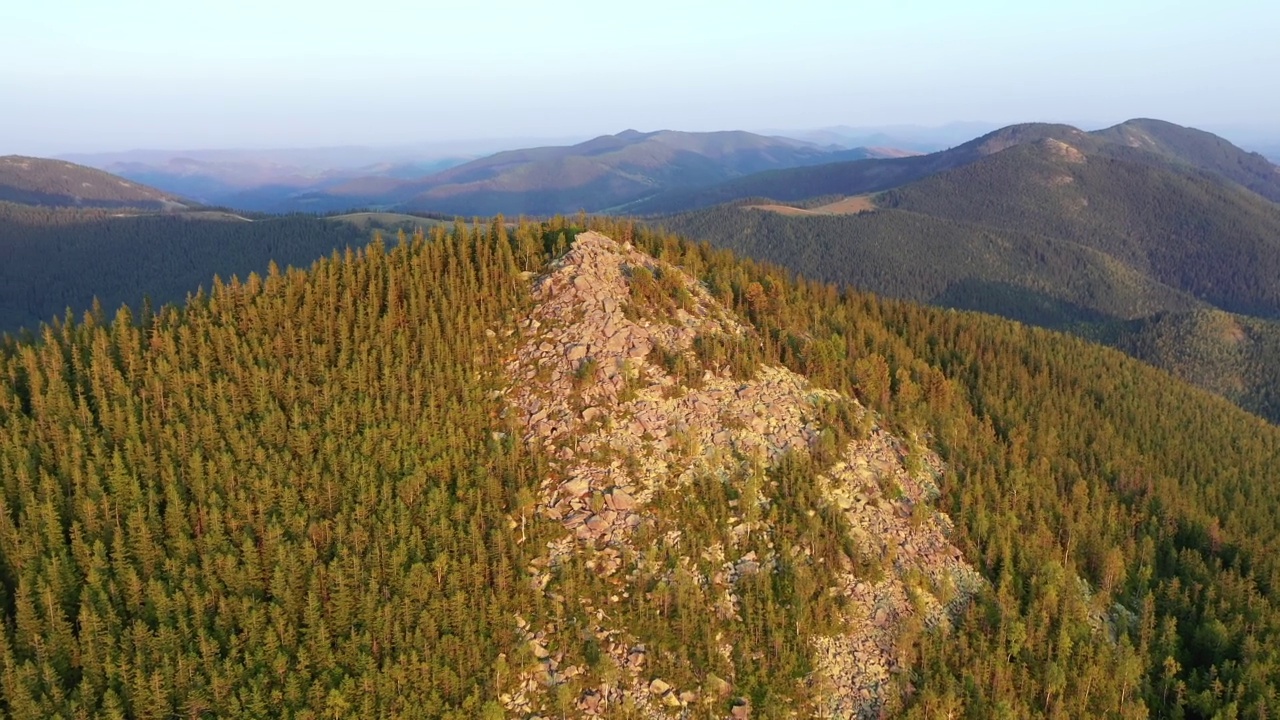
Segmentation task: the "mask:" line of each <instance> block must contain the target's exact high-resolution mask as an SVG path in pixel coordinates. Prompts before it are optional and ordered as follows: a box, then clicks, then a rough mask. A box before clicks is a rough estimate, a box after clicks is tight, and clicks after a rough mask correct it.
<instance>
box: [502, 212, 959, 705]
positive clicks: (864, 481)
mask: <svg viewBox="0 0 1280 720" xmlns="http://www.w3.org/2000/svg"><path fill="white" fill-rule="evenodd" d="M641 268H643V269H646V270H648V271H649V272H650V273H653V274H655V275H657V274H658V273H661V274H662V276H663V278H664V280H665V281H668V282H675V283H676V284H677V286H678V287H680V288H681V289H682V290H683V291H684V293H686V294H687V295H686V296H685V297H686V300H687V301H686V302H685V303H684V304H683V305H682V306H681V307H679V308H678V309H677V310H675V311H674V312H666V313H665V314H664V315H663V316H661V317H656V318H649V317H646V314H645V313H644V312H642V311H643V308H635V307H633V306H632V295H631V288H630V278H631V276H632V275H633V274H634V273H636V272H637V271H638V270H639V269H641ZM533 298H534V306H533V310H532V312H531V314H530V315H529V317H527V318H525V319H523V320H522V321H521V322H520V323H518V328H519V333H520V336H519V340H518V343H517V346H516V349H515V352H514V354H513V356H512V357H511V359H510V360H509V362H508V363H507V366H506V369H507V373H508V376H509V378H510V381H511V387H510V389H509V390H508V392H507V401H508V406H509V408H510V411H511V412H514V413H517V415H518V418H519V419H520V420H521V421H522V424H523V426H524V428H525V430H524V438H523V439H524V440H525V441H526V442H530V443H539V444H541V445H543V446H544V447H545V448H546V449H547V450H548V452H549V454H550V456H551V457H552V458H553V463H552V471H553V472H552V474H551V475H550V476H549V477H548V478H546V480H545V481H544V482H543V483H542V485H541V487H540V489H539V497H538V504H537V512H538V513H540V514H541V515H542V516H544V517H546V518H549V519H551V520H554V521H558V522H560V523H561V525H562V526H563V527H564V528H565V530H566V531H567V535H566V536H565V537H563V538H560V539H559V540H556V541H554V542H552V543H550V544H549V546H548V548H547V553H546V555H545V556H544V557H541V558H539V559H538V560H536V561H535V562H534V567H533V568H531V569H532V570H533V571H534V572H533V574H534V578H535V585H536V586H537V587H539V588H540V589H545V588H546V587H547V586H548V582H549V579H550V574H549V569H550V568H553V567H555V566H556V564H557V563H558V562H559V561H560V559H561V558H564V557H565V556H567V555H568V554H569V553H575V552H580V551H582V550H585V549H590V550H592V551H594V552H595V555H594V556H593V558H592V560H590V561H589V563H592V567H593V568H594V570H595V571H596V572H598V573H600V574H601V575H602V576H605V577H611V576H614V575H618V576H619V577H620V578H621V577H622V575H621V574H620V573H622V572H623V571H624V570H625V571H630V570H632V569H633V568H625V567H624V563H623V558H624V557H634V556H635V555H636V553H634V551H635V548H633V547H632V546H631V544H630V538H631V536H632V534H633V533H634V532H635V530H636V528H638V527H640V526H642V525H644V524H645V523H647V522H651V521H653V520H654V519H655V518H658V517H660V516H661V509H660V508H655V507H652V506H650V504H649V502H650V500H651V499H652V498H653V496H654V494H655V492H656V491H658V490H660V489H663V488H678V487H680V486H682V485H683V484H685V483H687V482H689V481H690V480H691V479H692V478H694V477H695V476H696V475H697V474H698V473H708V472H710V473H719V474H721V476H727V474H728V473H729V472H730V471H732V470H734V469H735V468H736V467H737V464H739V463H741V462H742V458H747V459H749V461H751V462H755V463H759V464H761V465H765V466H767V465H769V464H771V463H773V462H776V461H777V460H778V459H779V458H780V457H782V456H783V455H784V454H786V453H788V452H807V451H808V450H809V448H810V447H811V446H813V445H814V443H815V442H816V441H817V439H818V438H819V435H820V433H821V431H822V429H823V428H822V425H821V422H820V420H819V419H818V418H819V413H818V404H819V403H820V402H823V401H839V402H847V403H852V404H854V405H855V406H856V401H854V400H852V399H848V398H844V397H842V396H840V395H838V394H836V393H833V392H830V391H826V390H821V389H816V388H813V387H811V386H810V384H809V383H808V381H807V380H806V379H805V378H803V377H801V376H799V375H796V374H795V373H792V372H791V371H789V370H787V369H785V368H781V367H760V368H759V370H758V371H757V372H756V373H755V375H754V376H753V377H751V378H749V379H747V380H741V379H735V378H733V377H731V376H730V375H729V374H728V373H727V372H719V373H717V372H713V371H710V370H708V371H706V372H705V373H704V375H703V377H702V378H701V379H700V380H699V381H698V382H696V383H691V384H681V383H680V382H679V381H678V380H677V379H676V378H675V377H673V376H671V375H670V374H669V373H668V372H667V371H666V369H665V368H664V367H663V366H662V365H661V364H660V363H659V362H658V361H657V360H656V359H655V351H661V352H664V353H668V354H677V355H678V354H681V353H685V354H688V353H691V348H692V347H693V343H694V340H695V338H697V337H698V336H704V337H706V336H725V337H730V338H737V339H739V340H744V339H745V340H747V341H750V340H751V339H752V337H753V336H752V334H751V331H750V330H749V329H748V328H747V327H745V326H744V325H742V324H741V323H740V322H739V321H738V320H737V319H735V318H734V317H733V315H732V313H731V312H730V311H729V310H727V309H726V308H725V307H723V306H722V305H721V304H719V303H718V302H717V301H716V300H714V299H713V298H712V297H711V296H710V294H709V293H707V292H706V290H705V289H704V288H703V287H702V286H701V285H700V284H699V283H697V282H696V281H694V280H693V279H692V278H690V277H689V276H688V275H686V274H685V273H683V272H682V271H679V270H677V269H674V268H672V267H670V266H667V265H664V264H662V263H660V262H659V261H657V260H655V259H654V258H652V257H649V256H647V255H645V254H643V253H640V252H638V251H636V250H635V249H633V248H632V247H630V245H627V244H619V243H616V242H614V241H613V240H611V239H609V238H607V237H605V236H603V235H600V234H598V233H594V232H587V233H581V234H579V235H578V236H577V238H576V239H575V241H574V243H573V247H572V249H571V250H570V251H569V252H568V253H567V254H566V255H565V256H564V257H563V258H562V259H561V260H559V261H558V262H556V263H553V264H552V266H551V267H550V269H549V272H547V273H546V274H544V275H542V276H541V277H539V278H536V279H535V280H534V283H533ZM689 385H692V386H689ZM858 411H859V412H863V413H865V412H867V411H866V410H863V409H861V407H860V406H858ZM907 447H908V446H907V445H906V443H904V442H903V441H902V440H900V439H898V438H896V437H893V436H892V435H890V434H889V433H887V432H885V431H884V430H883V429H882V428H880V427H879V426H878V425H875V424H874V423H873V424H872V425H871V431H870V433H869V435H868V437H866V438H865V439H863V440H859V441H855V442H851V443H849V445H848V446H847V447H846V448H844V451H843V453H842V454H841V457H840V460H839V461H837V462H836V463H835V464H834V465H833V466H832V467H830V468H829V470H828V471H827V472H826V473H825V474H824V475H822V476H821V477H819V479H818V482H819V483H820V487H821V489H822V490H823V492H824V493H825V495H826V497H827V498H828V499H829V500H830V502H832V503H833V504H835V505H836V506H837V507H839V508H840V509H841V510H842V511H843V512H844V513H845V515H846V517H847V518H848V520H849V525H850V527H851V528H852V532H853V534H854V537H855V540H856V541H857V542H858V544H859V546H860V548H861V549H862V550H863V551H864V552H866V553H869V554H871V555H872V556H877V557H881V558H892V562H891V563H890V565H891V567H890V568H887V571H886V572H885V573H884V577H883V578H882V579H881V580H879V581H878V582H875V583H873V584H872V583H868V582H865V581H860V580H858V579H857V578H855V577H854V576H853V575H852V574H847V576H842V583H843V586H842V587H839V588H836V589H835V590H836V591H838V592H842V593H844V594H845V595H846V596H847V597H848V598H849V599H850V602H849V604H848V607H849V608H850V610H849V613H850V623H849V627H850V628H851V630H850V632H848V633H847V634H845V635H842V636H839V637H830V638H816V639H815V640H814V649H815V651H816V655H817V660H818V664H817V668H816V670H817V674H818V675H820V676H821V680H822V681H823V685H824V687H829V688H830V692H829V695H828V697H827V698H826V712H825V714H824V715H825V716H828V717H840V718H868V719H869V718H875V717H879V716H880V712H881V709H882V708H883V707H884V704H885V702H886V700H887V694H888V693H889V692H890V678H891V676H892V673H893V672H894V671H895V670H896V669H897V668H898V666H899V651H898V648H897V647H896V646H895V645H896V641H897V637H898V634H899V628H900V627H901V625H902V622H903V621H904V620H905V619H906V618H909V617H912V616H914V615H915V614H917V613H921V614H923V618H922V620H923V622H924V624H925V625H926V626H930V625H934V624H937V623H940V622H947V621H948V619H949V618H950V617H951V614H952V613H953V612H955V611H956V610H958V609H959V608H960V607H962V605H963V604H964V603H965V602H967V600H968V598H969V597H971V596H972V594H973V592H974V591H975V590H976V589H977V588H978V587H979V586H980V584H981V582H982V581H981V579H980V576H979V575H978V574H977V573H976V572H975V571H974V570H973V569H972V568H971V567H969V566H968V565H967V564H966V563H965V562H964V559H963V557H962V556H961V554H960V552H959V551H958V550H957V549H956V548H955V547H954V546H953V545H951V544H950V542H949V540H948V539H947V538H948V535H949V533H950V530H951V525H950V522H949V520H948V519H947V518H946V516H945V515H943V514H941V513H938V512H937V511H935V510H934V509H933V508H932V507H931V506H930V505H929V502H930V501H931V500H932V499H933V497H935V496H936V495H937V492H938V490H937V487H936V485H935V484H934V478H936V477H938V476H939V475H940V474H941V471H942V466H941V462H940V460H939V459H938V457H937V456H936V455H934V454H933V453H928V452H926V453H923V463H921V464H922V465H923V469H922V470H920V471H918V472H916V473H912V472H909V471H908V470H907V467H906V458H907V456H908V452H907ZM735 522H736V524H735V525H734V526H733V527H732V529H731V532H732V536H733V537H734V538H738V539H742V538H746V537H748V536H749V535H750V533H752V532H753V531H755V530H756V529H757V528H763V525H761V524H760V522H761V521H755V524H753V523H748V522H746V521H745V520H740V519H735ZM663 541H664V542H666V543H668V544H669V545H671V546H673V547H678V546H679V543H680V533H679V531H678V530H675V531H671V532H669V533H667V535H666V537H665V538H664V540H663ZM718 552H720V555H719V556H718V557H717V559H716V560H715V562H717V563H721V564H722V569H721V570H720V571H718V572H717V573H715V575H714V577H711V578H706V579H705V580H706V582H709V583H712V584H714V585H715V586H716V587H718V588H722V589H723V593H724V594H723V596H722V602H721V603H720V605H719V606H718V608H717V609H718V611H719V612H722V613H723V614H724V617H736V616H737V609H736V608H737V598H736V597H735V596H734V595H733V592H732V588H733V586H734V583H735V582H736V581H737V579H738V578H739V577H742V576H744V575H747V574H751V573H758V572H771V571H772V569H773V566H774V559H773V558H772V557H756V555H755V553H748V554H746V555H744V556H742V557H741V558H739V559H738V560H737V561H736V562H733V563H730V562H727V561H724V560H723V558H724V556H723V548H719V549H718ZM691 566H692V564H691ZM907 578H913V579H914V580H913V582H914V585H912V586H908V583H907ZM615 598H616V596H615ZM614 601H615V602H616V599H615V600H614ZM582 602H583V604H584V605H586V602H587V601H586V600H582ZM587 609H588V610H589V612H591V613H595V617H596V618H597V622H596V623H595V625H594V627H592V628H590V631H591V632H593V633H595V635H596V637H597V639H598V641H599V644H600V645H601V648H602V651H603V652H604V653H607V654H608V655H609V656H610V657H611V658H612V659H613V661H614V662H615V663H616V665H617V667H618V668H619V669H620V670H621V671H622V672H621V675H622V676H621V677H620V678H618V679H617V681H616V682H614V683H606V684H603V685H601V686H599V687H594V688H589V689H587V690H586V691H584V692H583V693H582V694H581V695H580V696H579V697H578V699H577V703H576V707H577V708H578V710H580V711H581V712H582V713H583V714H585V715H609V714H610V712H611V709H616V708H619V707H621V706H622V705H623V704H624V703H625V704H626V705H627V706H629V707H630V708H632V709H633V710H634V712H635V713H638V716H640V717H653V718H659V717H661V718H666V717H671V716H672V715H671V714H670V713H671V712H676V711H678V713H679V714H682V715H685V714H687V713H688V712H690V710H691V708H692V707H693V706H694V705H696V704H697V703H699V702H705V703H712V702H717V703H723V702H725V698H727V697H729V696H730V695H731V694H732V689H733V686H732V683H731V682H730V681H727V680H725V679H723V678H719V677H716V676H714V675H708V677H707V678H706V679H705V681H704V682H703V685H702V688H676V687H672V686H671V685H670V684H669V683H668V682H667V681H666V680H664V679H662V678H656V677H646V676H645V674H644V671H645V665H646V663H645V655H646V653H645V648H644V646H643V645H640V644H638V643H636V642H635V641H634V639H633V638H629V637H628V636H627V635H626V633H625V629H624V628H615V627H610V625H609V622H608V619H607V614H606V613H605V612H604V610H602V609H595V608H590V607H588V608H587ZM517 626H518V627H519V628H520V630H521V632H523V633H525V635H526V636H527V637H528V638H529V640H530V649H531V650H532V655H533V656H534V658H535V660H536V664H537V667H536V668H533V669H532V670H530V671H529V672H526V673H524V674H523V675H522V676H521V680H520V683H519V687H518V688H517V689H516V690H515V691H513V692H509V693H504V695H503V698H504V699H503V702H504V705H505V706H506V707H507V709H508V710H509V711H511V712H514V713H516V714H517V715H519V716H521V717H529V716H531V714H532V713H533V712H534V711H535V709H536V708H537V707H541V705H540V704H539V700H538V698H539V697H545V696H546V694H547V692H546V690H547V689H548V688H551V687H554V686H556V685H559V684H562V683H564V682H566V681H567V680H568V679H570V678H572V677H574V676H576V675H577V674H580V673H581V669H576V668H563V667H560V663H561V662H562V659H563V657H562V653H561V654H559V655H560V657H557V653H555V652H554V648H555V647H556V646H557V642H558V641H557V640H556V637H557V635H558V633H559V632H560V628H555V627H550V628H540V629H534V628H532V627H529V626H528V624H527V623H524V622H523V621H520V622H519V623H517ZM581 631H582V629H581V628H579V629H578V630H576V631H575V632H581ZM724 651H725V652H728V649H727V648H725V649H724ZM698 690H701V691H702V694H701V695H699V693H698ZM703 707H709V705H704V706H703ZM721 707H723V705H722V706H721ZM697 716H699V717H701V716H702V715H697ZM730 716H731V717H734V718H748V717H750V716H751V709H750V706H749V705H748V704H746V701H745V699H743V700H741V701H740V702H739V703H737V704H735V705H733V706H732V710H731V712H730Z"/></svg>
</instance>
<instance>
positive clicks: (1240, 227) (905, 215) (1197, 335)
mask: <svg viewBox="0 0 1280 720" xmlns="http://www.w3.org/2000/svg"><path fill="white" fill-rule="evenodd" d="M1081 137H1082V139H1084V140H1085V141H1086V142H1082V143H1081V147H1083V148H1085V150H1082V149H1080V148H1077V147H1075V146H1074V145H1070V144H1068V143H1065V142H1062V141H1060V140H1057V139H1054V138H1049V139H1045V140H1042V141H1036V142H1029V143H1019V144H1014V145H1012V146H1010V147H1008V148H1006V149H1003V150H1001V151H999V152H995V153H992V154H989V155H987V156H985V157H983V158H981V159H980V160H977V161H975V162H972V163H969V164H967V165H964V166H962V167H958V168H955V169H952V170H949V171H946V172H941V173H938V174H936V175H933V176H930V177H928V178H925V179H922V180H920V181H918V182H914V183H911V184H908V185H906V186H903V187H901V188H897V189H894V190H890V191H887V192H884V193H881V194H879V195H878V196H876V197H875V198H874V203H875V210H874V211H873V212H863V213H860V214H858V215H842V216H841V215H827V216H812V215H810V216H787V215H783V214H780V213H774V212H765V211H762V210H758V209H751V208H747V207H744V206H742V205H739V204H731V205H723V206H719V207H716V208H710V209H708V210H704V211H699V212H695V213H686V214H683V215H677V216H672V217H668V218H663V219H661V220H659V221H657V222H660V223H661V224H663V225H664V226H666V227H668V228H670V229H672V230H674V231H677V232H680V233H684V234H686V235H688V236H690V237H693V238H698V239H705V240H709V241H712V242H714V243H716V244H717V245H722V246H724V247H728V248H731V249H734V250H736V251H738V252H742V253H744V254H748V255H751V256H753V257H758V258H761V259H765V260H769V261H772V262H778V263H781V264H784V265H786V266H787V267H790V268H792V269H794V270H796V271H798V272H800V273H803V274H805V275H807V276H810V277H814V278H818V279H822V280H826V281H831V282H838V283H847V284H849V285H852V286H854V287H858V288H861V289H865V290H870V291H873V292H877V293H883V294H886V295H890V296H894V297H899V298H906V299H910V300H916V301H920V302H929V303H933V304H937V305H943V306H947V307H955V308H962V309H969V310H979V311H983V312H990V313H995V314H998V315H1002V316H1004V317H1008V318H1013V319H1016V320H1020V321H1023V322H1028V323H1032V324H1035V325H1040V326H1044V327H1051V328H1057V329H1066V330H1071V331H1074V332H1077V333H1079V334H1081V335H1083V336H1085V337H1088V338H1092V339H1097V340H1101V341H1105V342H1107V343H1108V344H1111V345H1114V346H1116V347H1119V348H1122V349H1124V350H1126V351H1128V352H1131V353H1134V354H1135V356H1136V357H1139V358H1141V359H1144V360H1147V361H1148V362H1152V363H1154V364H1157V365H1159V366H1160V367H1163V368H1166V369H1168V370H1170V371H1172V372H1174V373H1175V374H1177V375H1178V376H1179V377H1182V378H1184V379H1186V380H1188V381H1190V382H1193V383H1196V384H1199V385H1201V386H1203V387H1206V388H1210V389H1213V390H1214V391H1216V392H1222V393H1224V394H1225V395H1226V396H1227V397H1230V398H1232V399H1233V400H1235V401H1237V402H1239V403H1240V404H1241V405H1242V406H1243V407H1246V408H1248V409H1250V410H1253V411H1255V412H1260V413H1263V414H1264V415H1265V416H1266V417H1268V418H1271V419H1273V420H1275V419H1278V418H1280V414H1278V411H1277V410H1276V408H1275V406H1274V402H1273V400H1272V399H1271V398H1273V397H1275V394H1276V392H1277V391H1278V390H1280V386H1278V385H1276V384H1275V381H1276V380H1277V378H1276V377H1275V373H1274V372H1272V371H1270V370H1269V369H1268V368H1271V367H1274V366H1276V365H1277V364H1280V354H1276V353H1275V350H1276V348H1275V344H1274V343H1272V342H1269V341H1263V342H1259V343H1253V344H1251V345H1249V346H1248V348H1247V351H1246V352H1247V354H1248V355H1249V357H1250V359H1249V360H1248V362H1243V363H1235V365H1234V367H1227V366H1225V365H1223V364H1221V363H1220V362H1218V363H1216V364H1215V362H1216V361H1213V360H1211V357H1216V358H1226V357H1228V356H1231V355H1233V354H1237V353H1238V352H1240V350H1239V349H1237V348H1233V343H1230V342H1227V343H1225V344H1224V340H1223V337H1224V336H1222V335H1221V334H1214V333H1212V332H1209V333H1203V332H1199V331H1198V330H1193V329H1194V328H1201V329H1203V328H1204V327H1205V326H1204V325H1202V324H1200V323H1197V322H1196V321H1195V320H1194V317H1193V316H1186V317H1183V318H1182V319H1180V320H1174V319H1173V318H1175V317H1176V316H1179V315H1181V314H1183V313H1189V312H1196V311H1201V310H1212V309H1219V310H1224V311H1228V312H1232V313H1236V314H1238V315H1240V316H1242V318H1241V321H1243V316H1253V317H1256V318H1258V319H1259V320H1258V321H1257V322H1247V323H1246V324H1247V325H1249V326H1250V327H1256V328H1258V332H1257V333H1254V334H1255V335H1257V336H1258V337H1268V336H1270V335H1273V334H1274V330H1268V328H1270V327H1271V326H1272V325H1273V324H1274V320H1275V318H1276V317H1277V314H1278V313H1280V280H1277V278H1280V264H1277V263H1280V206H1277V205H1276V204H1274V203H1272V202H1269V201H1268V200H1266V199H1265V198H1263V197H1260V196H1258V195H1256V194H1254V193H1252V192H1249V191H1248V190H1246V189H1245V188H1243V187H1241V186H1239V185H1237V184H1235V183H1232V182H1228V181H1225V180H1224V179H1223V178H1221V177H1215V176H1213V175H1210V174H1208V173H1207V172H1205V171H1201V170H1197V169H1194V168H1191V167H1189V166H1185V167H1184V166H1174V165H1169V164H1167V163H1163V164H1162V163H1160V162H1147V161H1145V160H1142V159H1141V158H1139V159H1138V160H1134V159H1133V158H1131V157H1128V155H1131V153H1126V152H1125V151H1127V150H1134V149H1133V148H1128V147H1127V146H1118V147H1117V146H1111V145H1106V144H1100V143H1098V142H1097V141H1096V140H1093V139H1092V138H1090V137H1088V136H1083V135H1082V136H1081ZM1099 147H1101V148H1106V149H1107V150H1106V152H1102V151H1098V150H1096V149H1095V150H1089V148H1099ZM1134 152H1137V150H1134ZM1117 155H1119V156H1125V157H1128V159H1119V158H1118V157H1117ZM1148 155H1150V153H1148ZM1152 157H1155V156H1152ZM1156 318H1163V320H1160V321H1159V322H1156ZM1144 319H1150V320H1151V321H1152V322H1147V323H1139V322H1138V321H1142V320H1144ZM1171 323H1174V324H1178V325H1179V326H1180V327H1181V329H1180V330H1177V331H1172V330H1171V329H1170V328H1171V327H1172V325H1171ZM1156 324H1159V325H1161V326H1163V327H1164V328H1165V329H1164V330H1161V331H1160V334H1161V340H1160V342H1159V343H1153V342H1151V341H1149V339H1144V338H1142V337H1138V336H1132V337H1131V336H1130V333H1137V334H1138V335H1142V334H1144V333H1146V334H1149V333H1150V332H1152V331H1153V328H1154V327H1155V325H1156ZM1174 342H1176V343H1182V345H1181V346H1178V345H1175V344H1172V343H1174ZM1215 346H1218V347H1216V348H1215ZM1184 356H1186V357H1191V356H1194V357H1197V358H1199V359H1198V360H1196V361H1195V362H1194V363H1192V362H1189V361H1187V360H1186V359H1184ZM1206 363H1208V365H1206ZM1209 365H1214V367H1213V368H1212V369H1210V367H1209ZM1193 366H1198V367H1199V370H1198V371H1192V370H1191V368H1192V367H1193ZM1228 378H1230V379H1228Z"/></svg>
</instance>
